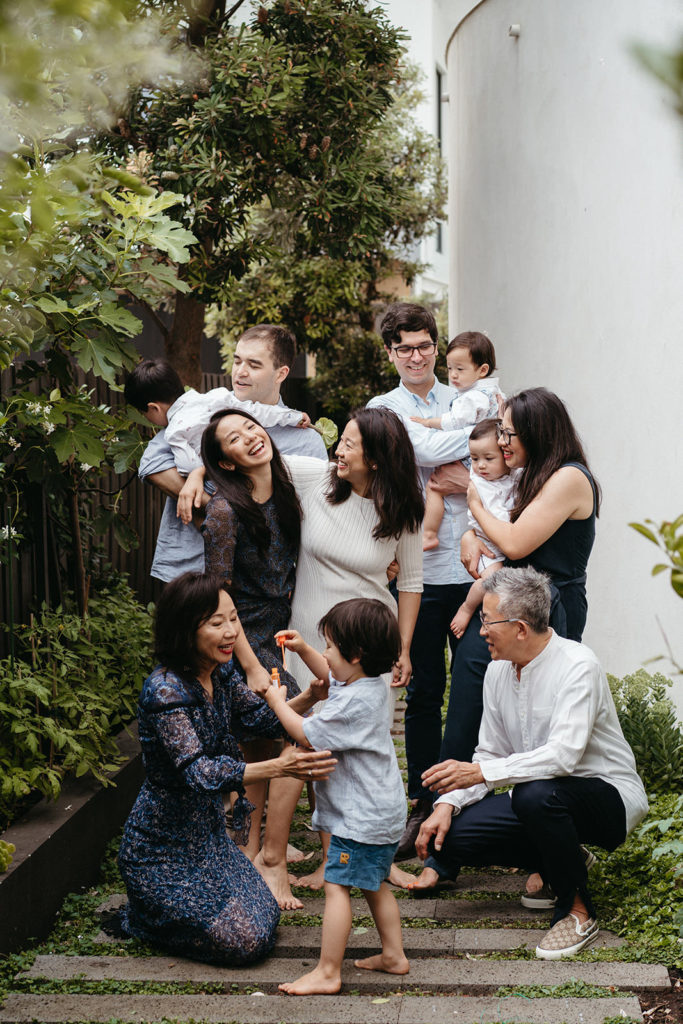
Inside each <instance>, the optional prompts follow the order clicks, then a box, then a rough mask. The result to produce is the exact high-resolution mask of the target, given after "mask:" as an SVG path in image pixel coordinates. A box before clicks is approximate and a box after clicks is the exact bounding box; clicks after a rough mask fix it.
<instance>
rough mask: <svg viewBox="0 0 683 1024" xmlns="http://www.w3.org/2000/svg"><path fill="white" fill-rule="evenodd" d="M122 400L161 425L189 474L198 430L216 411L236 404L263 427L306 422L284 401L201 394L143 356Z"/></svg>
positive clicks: (196, 462)
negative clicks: (279, 402) (268, 402)
mask: <svg viewBox="0 0 683 1024" xmlns="http://www.w3.org/2000/svg"><path fill="white" fill-rule="evenodd" d="M124 396H125V399H126V401H127V402H129V403H130V404H131V405H133V406H135V408H136V409H138V411H139V412H141V413H142V415H143V416H144V417H145V419H147V420H149V422H150V423H153V424H154V426H156V427H165V428H166V432H165V435H164V437H165V440H166V442H167V443H168V444H169V445H170V447H171V450H172V452H173V458H174V460H175V464H176V469H177V470H178V472H179V473H181V474H182V475H183V476H188V475H189V473H190V472H191V471H192V470H193V469H197V467H198V466H201V465H202V460H201V457H200V449H201V441H202V434H203V433H204V429H205V428H206V427H207V426H208V423H209V420H210V419H211V417H212V416H213V414H214V413H215V412H220V411H221V409H236V410H237V411H239V412H248V413H251V415H252V416H255V417H256V419H257V420H258V421H259V423H260V424H261V426H262V427H266V429H267V428H268V427H310V425H311V421H310V419H309V417H308V416H307V415H306V413H305V412H297V410H296V409H289V408H287V406H285V405H265V404H264V403H263V402H250V401H244V402H243V401H241V400H240V399H239V398H237V397H236V396H235V395H234V393H233V392H232V391H230V390H228V388H213V389H212V390H211V391H207V392H206V394H204V395H200V394H199V392H198V391H195V390H194V389H193V388H189V389H188V390H187V391H186V390H185V388H184V387H183V383H182V381H181V379H180V377H179V376H178V374H177V373H176V371H175V370H174V369H173V367H172V366H171V365H170V363H167V362H166V361H165V360H163V359H143V360H142V362H140V363H138V365H137V366H136V367H135V369H134V370H133V372H132V373H131V374H130V376H129V377H128V380H127V381H126V386H125V388H124Z"/></svg>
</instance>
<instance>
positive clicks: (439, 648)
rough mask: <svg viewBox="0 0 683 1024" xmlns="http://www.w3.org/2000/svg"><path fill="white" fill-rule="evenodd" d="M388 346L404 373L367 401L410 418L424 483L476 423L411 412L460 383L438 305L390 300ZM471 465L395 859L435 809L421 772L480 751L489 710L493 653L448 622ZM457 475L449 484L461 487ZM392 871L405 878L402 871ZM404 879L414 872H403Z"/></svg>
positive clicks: (458, 500) (452, 509)
mask: <svg viewBox="0 0 683 1024" xmlns="http://www.w3.org/2000/svg"><path fill="white" fill-rule="evenodd" d="M380 331H381V334H382V340H383V342H384V347H385V349H386V352H387V356H388V358H389V360H390V362H392V363H393V364H394V366H395V367H396V370H397V372H398V375H399V377H400V383H399V386H398V387H397V388H395V389H394V390H393V391H390V392H388V393H387V394H385V395H378V396H377V397H375V398H372V399H371V400H370V401H369V402H368V407H369V408H373V407H377V406H386V407H387V408H389V409H392V410H393V411H394V412H395V413H397V414H398V415H399V416H401V418H402V419H403V422H404V424H405V426H406V429H407V430H408V433H409V435H410V439H411V441H412V443H413V447H414V449H415V459H416V461H417V464H418V467H419V472H420V476H421V479H422V483H423V486H424V487H425V488H426V486H427V481H428V480H429V478H430V476H431V475H432V473H433V472H434V470H435V469H436V467H439V466H442V465H445V464H446V463H449V462H457V461H458V460H460V459H463V458H465V457H466V456H467V455H468V454H469V450H468V444H467V442H468V437H469V433H470V430H469V428H465V429H462V430H452V431H444V430H430V429H429V428H427V427H423V426H421V425H420V424H418V423H413V422H412V421H411V416H420V417H423V418H433V417H436V416H441V415H443V413H446V412H448V410H449V408H450V405H451V403H452V401H453V399H454V398H455V397H456V396H457V392H456V391H455V389H453V388H451V387H448V386H447V385H446V384H441V383H440V382H439V381H438V380H437V379H436V377H435V375H434V367H435V364H436V355H437V340H438V332H437V327H436V321H435V319H434V316H433V314H432V313H431V312H430V311H429V310H428V309H425V307H424V306H419V305H417V304H415V303H411V302H397V303H394V304H393V305H392V306H390V307H389V309H388V310H387V312H386V314H385V316H384V318H383V320H382V323H381V325H380ZM468 482H469V473H468V471H467V470H466V469H465V468H464V467H462V475H461V480H460V482H459V486H460V488H461V491H462V493H460V494H456V495H453V493H450V494H449V495H448V496H447V497H445V514H444V517H443V520H442V523H441V528H440V530H439V546H438V547H437V548H435V549H434V550H430V551H425V552H424V562H423V565H424V591H423V594H422V601H421V603H420V613H419V615H418V619H417V624H416V626H415V632H414V634H413V642H412V646H411V649H410V658H411V662H412V667H413V674H412V678H411V680H410V683H409V684H408V688H407V692H406V715H405V730H406V757H407V760H408V796H409V798H410V800H411V801H412V802H413V808H412V811H411V813H410V816H409V818H408V823H407V826H406V831H405V833H404V835H403V837H402V839H401V842H400V844H399V848H398V852H397V855H396V856H397V859H398V860H405V859H407V858H409V857H412V856H414V854H415V838H416V836H417V833H418V831H419V827H420V824H421V822H422V821H424V819H425V818H426V817H427V816H428V815H429V814H430V813H431V809H432V796H431V795H430V794H429V792H428V791H427V790H426V789H424V788H423V785H422V773H423V772H424V771H426V770H427V769H428V768H431V766H432V765H433V764H435V763H436V762H437V761H438V760H443V759H444V758H445V757H455V758H457V759H459V760H468V759H469V758H471V756H472V751H473V750H474V747H475V744H476V742H477V734H478V730H479V722H480V719H481V685H482V680H483V678H484V672H485V670H486V665H487V664H488V660H489V659H488V654H487V651H486V646H485V645H484V644H483V643H482V641H481V639H480V637H479V636H478V631H477V630H476V629H474V628H473V629H472V630H468V631H467V632H466V633H465V635H464V636H463V637H462V638H461V639H460V640H456V638H455V637H454V636H453V634H452V633H451V632H450V629H449V626H450V622H451V620H452V618H453V616H454V615H455V613H456V612H457V610H458V608H459V607H460V605H461V604H462V603H463V601H464V600H465V598H466V596H467V591H468V590H469V588H470V586H471V585H472V578H471V577H470V575H469V574H468V573H467V571H466V570H465V569H464V568H463V566H462V564H461V562H460V539H461V537H462V535H463V533H464V532H465V531H466V530H467V528H468V526H467V501H466V498H465V491H466V490H467V484H468ZM454 489H455V488H454V486H453V482H451V483H450V484H449V486H448V490H449V491H450V492H452V491H453V490H454ZM447 640H448V642H449V643H450V645H451V652H452V659H451V662H452V680H451V686H452V687H453V686H457V688H458V694H459V695H460V694H461V697H460V696H459V700H458V708H459V714H458V717H457V721H449V722H448V724H447V727H446V733H445V735H444V741H443V748H442V737H441V706H442V704H443V697H444V691H445V687H446V667H445V659H444V651H445V647H446V641H447ZM392 881H396V882H400V881H401V880H400V879H399V877H398V876H396V877H394V878H392ZM403 881H404V882H405V881H406V880H405V879H403Z"/></svg>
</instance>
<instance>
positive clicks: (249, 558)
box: [201, 495, 300, 699]
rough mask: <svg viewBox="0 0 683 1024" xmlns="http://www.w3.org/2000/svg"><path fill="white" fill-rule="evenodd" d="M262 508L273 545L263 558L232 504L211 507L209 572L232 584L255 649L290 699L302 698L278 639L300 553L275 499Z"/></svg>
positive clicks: (217, 500)
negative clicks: (284, 526)
mask: <svg viewBox="0 0 683 1024" xmlns="http://www.w3.org/2000/svg"><path fill="white" fill-rule="evenodd" d="M261 508H262V509H263V514H264V515H265V517H266V522H267V524H268V528H269V530H270V536H271V543H270V547H269V548H268V551H267V552H266V553H265V554H262V553H261V552H260V551H259V549H258V547H257V546H256V544H255V543H254V541H253V539H252V538H251V537H250V536H249V533H248V532H247V530H246V529H245V527H244V526H243V525H242V523H241V522H240V520H239V519H238V517H237V515H236V514H235V512H234V510H233V508H232V506H231V505H230V503H229V502H228V501H227V500H226V499H225V498H223V497H222V496H221V495H215V496H214V497H213V498H212V499H211V501H210V502H209V504H208V505H207V506H206V517H205V519H204V523H203V524H202V528H201V529H202V534H203V535H204V560H205V564H206V571H207V572H208V573H213V574H214V575H215V576H220V577H221V578H222V579H224V580H225V581H226V582H227V583H228V584H229V585H230V589H231V592H232V596H233V598H234V601H235V607H236V608H237V614H238V615H239V617H240V622H241V623H242V628H243V629H244V632H245V635H246V637H247V640H248V641H249V645H250V646H251V649H252V650H253V652H254V654H255V655H256V657H257V658H258V660H259V661H260V663H261V664H262V665H263V667H264V668H265V669H266V670H267V671H268V672H270V670H271V669H272V668H277V670H278V672H279V673H280V681H281V682H282V683H284V685H285V686H286V687H287V693H288V699H289V698H291V697H295V696H296V695H297V694H298V693H300V690H299V687H298V685H297V683H296V680H295V679H294V677H293V676H291V675H290V674H289V672H285V671H284V669H283V667H282V656H281V653H280V648H279V647H278V646H277V644H276V643H275V641H274V639H273V636H274V634H275V633H277V632H278V630H280V629H286V628H287V626H288V625H289V617H290V614H291V602H292V593H293V591H294V583H295V580H296V559H297V555H298V551H297V550H296V546H295V545H294V544H292V543H291V542H290V541H288V540H287V538H286V537H285V536H284V534H283V532H282V530H281V528H280V523H279V521H278V518H277V511H276V509H275V505H274V502H273V500H272V498H271V499H270V501H267V502H265V503H264V504H263V505H262V506H261Z"/></svg>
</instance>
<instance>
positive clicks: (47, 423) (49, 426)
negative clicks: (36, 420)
mask: <svg viewBox="0 0 683 1024" xmlns="http://www.w3.org/2000/svg"><path fill="white" fill-rule="evenodd" d="M54 429H55V425H54V423H50V421H49V420H45V422H44V423H43V430H44V431H45V433H46V434H51V433H52V431H53V430H54Z"/></svg>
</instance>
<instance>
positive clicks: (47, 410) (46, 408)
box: [43, 405, 52, 416]
mask: <svg viewBox="0 0 683 1024" xmlns="http://www.w3.org/2000/svg"><path fill="white" fill-rule="evenodd" d="M51 412H52V406H51V405H44V406H43V416H49V415H50V413H51Z"/></svg>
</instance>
